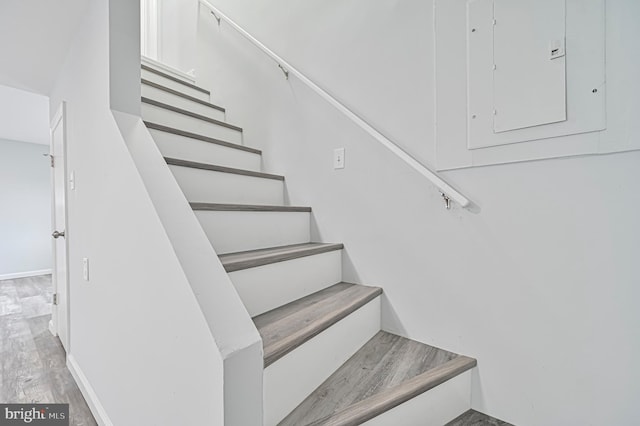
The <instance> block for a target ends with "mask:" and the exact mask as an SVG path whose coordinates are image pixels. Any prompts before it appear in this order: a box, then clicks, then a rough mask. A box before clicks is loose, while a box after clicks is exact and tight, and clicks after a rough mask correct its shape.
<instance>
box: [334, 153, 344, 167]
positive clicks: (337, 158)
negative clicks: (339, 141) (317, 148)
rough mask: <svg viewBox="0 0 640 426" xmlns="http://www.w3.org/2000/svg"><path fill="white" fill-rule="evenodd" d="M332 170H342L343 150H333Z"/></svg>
mask: <svg viewBox="0 0 640 426" xmlns="http://www.w3.org/2000/svg"><path fill="white" fill-rule="evenodd" d="M333 168H334V169H344V148H336V149H334V150H333Z"/></svg>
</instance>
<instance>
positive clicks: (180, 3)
mask: <svg viewBox="0 0 640 426" xmlns="http://www.w3.org/2000/svg"><path fill="white" fill-rule="evenodd" d="M158 5H159V14H158V20H159V26H158V28H159V38H160V44H159V46H160V49H159V59H158V60H159V61H160V62H162V63H163V64H166V65H169V66H171V67H173V68H176V69H178V70H180V71H183V72H186V73H190V72H193V70H194V68H195V66H196V29H197V25H196V22H197V16H198V2H197V0H158Z"/></svg>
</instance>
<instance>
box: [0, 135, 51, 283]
mask: <svg viewBox="0 0 640 426" xmlns="http://www.w3.org/2000/svg"><path fill="white" fill-rule="evenodd" d="M48 153H49V147H48V146H45V145H39V144H34V143H27V142H18V141H10V140H4V139H0V201H1V203H2V208H0V224H2V226H1V229H2V238H0V279H2V278H3V276H4V277H8V276H17V275H29V274H30V273H34V272H35V273H37V272H38V271H40V272H43V273H44V272H45V271H50V270H51V236H50V235H51V180H50V179H51V168H50V167H49V159H48V157H44V155H46V154H48Z"/></svg>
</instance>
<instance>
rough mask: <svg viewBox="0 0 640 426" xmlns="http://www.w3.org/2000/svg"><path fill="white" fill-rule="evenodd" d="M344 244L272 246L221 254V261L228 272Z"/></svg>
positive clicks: (289, 258)
mask: <svg viewBox="0 0 640 426" xmlns="http://www.w3.org/2000/svg"><path fill="white" fill-rule="evenodd" d="M343 247H344V246H343V245H342V244H331V243H302V244H292V245H288V246H280V247H271V248H266V249H260V250H250V251H243V252H238V253H228V254H223V255H220V256H219V258H220V261H221V262H222V265H223V266H224V269H225V270H226V271H227V272H233V271H238V270H241V269H248V268H253V267H256V266H262V265H269V264H271V263H277V262H284V261H286V260H291V259H297V258H300V257H305V256H312V255H314V254H321V253H327V252H330V251H335V250H342V249H343Z"/></svg>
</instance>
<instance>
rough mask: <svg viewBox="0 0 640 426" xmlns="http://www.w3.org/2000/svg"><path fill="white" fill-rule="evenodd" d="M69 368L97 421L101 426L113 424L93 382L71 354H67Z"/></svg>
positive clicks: (111, 425)
mask: <svg viewBox="0 0 640 426" xmlns="http://www.w3.org/2000/svg"><path fill="white" fill-rule="evenodd" d="M67 368H68V369H69V372H71V375H72V376H73V379H74V380H75V381H76V384H77V385H78V389H80V393H81V394H82V396H83V397H84V399H85V401H86V402H87V405H88V406H89V410H91V414H93V417H94V418H95V419H96V422H98V424H99V425H100V426H113V423H112V422H111V420H110V419H109V416H108V415H107V411H106V410H105V409H104V407H103V406H102V404H101V403H100V400H99V399H98V395H96V393H95V391H94V390H93V387H91V383H89V380H88V379H87V376H85V375H84V373H83V372H82V369H81V368H80V365H79V364H78V362H77V361H76V359H75V357H74V356H73V355H71V354H68V355H67Z"/></svg>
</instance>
